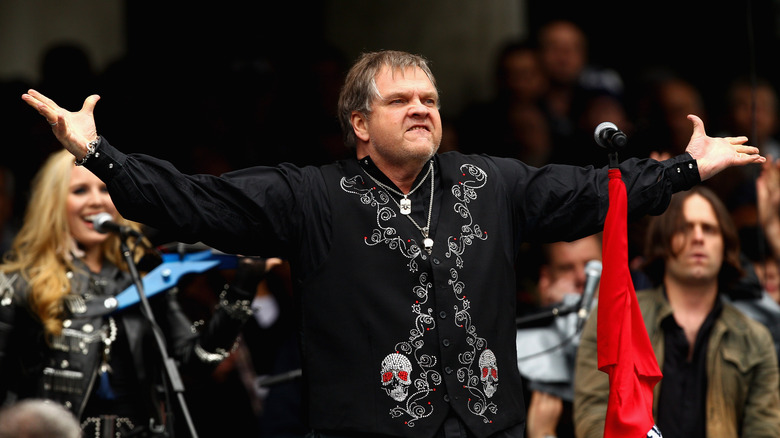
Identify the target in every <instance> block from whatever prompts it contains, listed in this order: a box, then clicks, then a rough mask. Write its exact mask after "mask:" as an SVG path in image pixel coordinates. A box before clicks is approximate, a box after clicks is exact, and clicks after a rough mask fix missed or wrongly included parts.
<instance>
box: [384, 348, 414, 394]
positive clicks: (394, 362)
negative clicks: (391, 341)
mask: <svg viewBox="0 0 780 438" xmlns="http://www.w3.org/2000/svg"><path fill="white" fill-rule="evenodd" d="M411 373H412V363H411V362H410V361H409V359H408V358H407V357H406V356H404V355H402V354H398V353H391V354H388V355H387V356H385V358H384V360H382V370H381V377H382V387H383V388H384V390H385V391H386V392H387V395H389V396H390V397H391V398H392V399H393V400H395V401H399V402H400V401H404V400H405V399H406V396H407V395H408V392H409V385H410V384H411V383H412V381H411V380H410V379H411Z"/></svg>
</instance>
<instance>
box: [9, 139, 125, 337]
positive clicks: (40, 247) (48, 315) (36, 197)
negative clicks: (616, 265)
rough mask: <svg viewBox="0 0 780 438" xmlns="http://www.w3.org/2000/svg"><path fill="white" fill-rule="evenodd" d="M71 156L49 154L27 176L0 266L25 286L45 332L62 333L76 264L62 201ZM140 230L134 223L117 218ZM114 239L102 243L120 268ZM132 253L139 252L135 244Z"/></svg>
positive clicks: (121, 263)
mask: <svg viewBox="0 0 780 438" xmlns="http://www.w3.org/2000/svg"><path fill="white" fill-rule="evenodd" d="M73 166H74V164H73V156H72V155H71V154H70V153H69V152H68V151H66V150H62V151H59V152H55V153H53V154H52V155H50V156H49V158H48V159H47V160H46V162H45V163H44V164H43V166H42V167H41V169H40V170H39V171H38V173H37V174H36V175H35V178H34V179H33V181H32V186H31V187H32V189H31V193H30V199H29V202H28V205H27V210H26V211H25V215H24V222H23V224H22V227H21V228H20V230H19V232H18V234H17V235H16V238H15V239H14V241H13V243H12V245H11V250H10V251H9V252H8V253H7V254H6V256H5V258H4V260H3V262H4V263H3V264H2V265H0V271H2V272H5V273H9V272H19V273H20V274H21V275H22V277H23V278H24V279H25V280H26V281H27V283H28V285H29V294H28V298H29V303H30V307H31V309H32V311H33V313H34V314H36V315H37V316H38V317H39V318H40V320H41V323H42V324H43V326H44V329H45V331H46V332H47V333H48V334H50V335H58V334H60V333H61V332H62V310H63V306H62V301H63V297H64V296H65V295H67V294H69V293H70V292H71V285H70V280H69V279H68V277H67V273H68V271H76V270H77V269H78V268H77V267H76V265H74V263H73V261H72V255H71V253H70V252H71V249H72V248H73V237H72V236H71V231H70V226H69V225H68V218H67V214H66V201H67V199H68V192H69V186H70V179H71V174H72V169H73ZM117 221H118V222H121V223H122V224H124V225H128V226H131V227H133V228H135V229H140V225H139V224H137V223H134V222H130V221H127V220H125V219H123V218H117ZM120 243H121V242H120V240H119V237H117V236H114V235H112V236H109V237H108V238H107V239H106V241H105V242H103V245H102V253H103V257H104V259H105V260H108V261H110V262H111V263H113V264H115V265H117V266H119V267H120V268H122V269H126V268H127V266H126V264H125V262H124V260H123V258H122V254H121V249H120ZM135 256H136V257H138V256H140V254H139V249H137V251H136V254H135Z"/></svg>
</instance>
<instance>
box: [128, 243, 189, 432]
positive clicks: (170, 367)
mask: <svg viewBox="0 0 780 438" xmlns="http://www.w3.org/2000/svg"><path fill="white" fill-rule="evenodd" d="M126 239H127V235H126V234H125V233H121V235H120V239H119V240H120V242H121V249H122V255H123V256H124V258H125V261H126V262H127V267H128V269H129V271H130V275H131V276H132V278H133V282H135V287H136V289H137V290H138V296H139V298H140V302H141V310H142V312H141V313H142V314H144V316H146V318H147V320H148V321H149V324H150V325H151V326H152V332H154V338H155V340H156V341H157V347H158V349H159V351H160V357H161V358H162V362H163V365H164V366H163V368H164V370H165V372H164V373H163V377H164V378H165V377H166V376H167V378H168V380H167V382H169V383H170V386H171V389H173V391H174V392H175V393H176V396H177V397H178V400H179V405H180V407H181V411H182V414H183V415H184V419H185V420H186V422H187V427H188V428H189V431H190V437H192V438H197V437H198V435H197V433H196V432H195V425H194V423H193V422H192V418H191V417H190V413H189V411H188V409H187V403H186V401H185V399H184V382H183V381H182V379H181V375H180V374H179V369H178V367H176V362H175V361H174V360H173V359H172V358H171V357H170V356H168V349H167V348H166V346H165V338H164V337H163V335H162V330H160V326H159V325H157V321H156V320H155V318H154V314H153V313H152V307H151V306H150V305H149V300H148V299H147V297H146V293H145V292H144V288H143V281H142V280H141V275H140V274H139V273H138V269H137V267H136V265H135V261H133V253H132V252H131V251H130V247H129V246H128V245H127V240H126ZM163 386H164V387H165V392H166V394H168V393H169V388H168V385H167V384H166V382H163ZM168 411H169V412H168V417H170V418H171V421H170V422H166V423H167V425H166V426H165V427H167V428H168V429H169V432H170V433H169V434H168V436H171V437H172V436H173V427H172V424H173V418H174V415H173V412H172V410H171V407H170V403H169V407H168Z"/></svg>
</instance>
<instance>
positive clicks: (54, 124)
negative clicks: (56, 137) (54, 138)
mask: <svg viewBox="0 0 780 438" xmlns="http://www.w3.org/2000/svg"><path fill="white" fill-rule="evenodd" d="M57 123H60V122H59V121H57V122H54V123H49V125H51V127H52V128H53V127H55V126H57Z"/></svg>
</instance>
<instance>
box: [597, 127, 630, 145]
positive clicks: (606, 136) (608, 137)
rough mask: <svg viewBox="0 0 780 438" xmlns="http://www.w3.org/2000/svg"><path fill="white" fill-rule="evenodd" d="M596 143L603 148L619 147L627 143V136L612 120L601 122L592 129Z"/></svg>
mask: <svg viewBox="0 0 780 438" xmlns="http://www.w3.org/2000/svg"><path fill="white" fill-rule="evenodd" d="M593 138H594V139H595V140H596V144H598V145H599V146H601V147H602V148H604V149H609V150H616V149H620V148H622V147H623V146H625V145H626V143H628V137H626V134H624V133H623V131H621V130H619V129H618V127H617V126H616V125H615V124H614V123H612V122H602V123H600V124H599V126H596V130H595V131H593Z"/></svg>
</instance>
